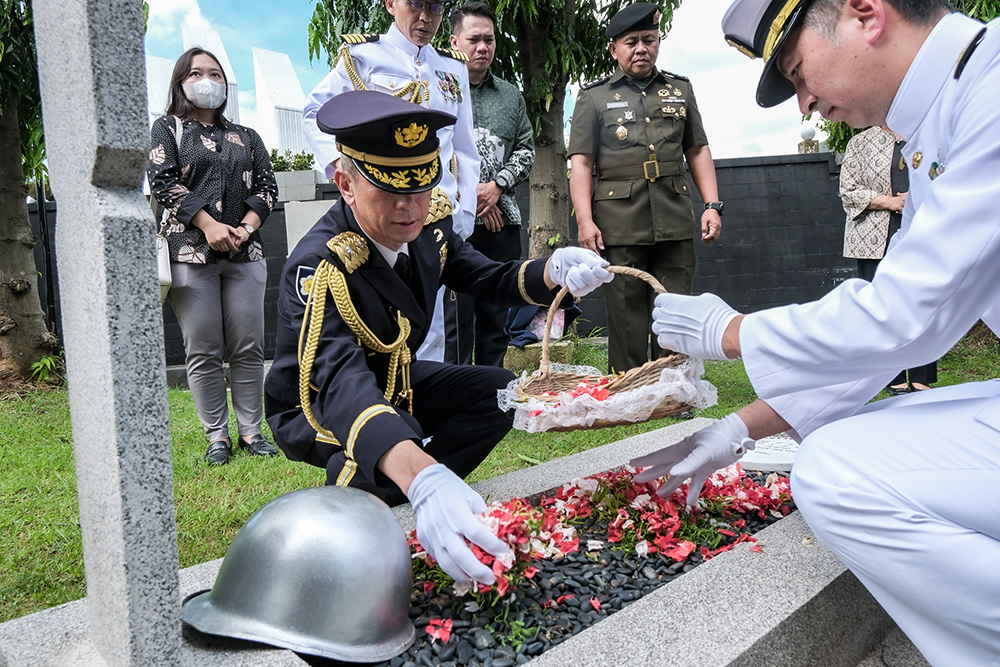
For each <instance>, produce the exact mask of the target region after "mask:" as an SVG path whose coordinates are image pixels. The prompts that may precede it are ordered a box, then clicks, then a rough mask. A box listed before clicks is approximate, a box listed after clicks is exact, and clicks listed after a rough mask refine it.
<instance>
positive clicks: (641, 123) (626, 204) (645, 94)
mask: <svg viewBox="0 0 1000 667" xmlns="http://www.w3.org/2000/svg"><path fill="white" fill-rule="evenodd" d="M606 34H607V36H608V39H610V40H611V42H610V44H609V45H608V50H609V51H610V52H611V56H612V57H613V58H614V59H615V60H616V61H617V62H618V69H617V71H616V72H615V73H614V74H612V75H611V76H607V77H604V78H603V79H599V80H597V81H593V82H591V83H588V84H585V85H584V86H583V87H582V88H581V90H580V94H579V96H578V97H577V99H576V108H575V109H574V110H573V124H572V128H571V130H570V140H569V154H570V166H571V172H570V196H571V197H572V199H573V206H574V208H575V209H576V221H577V226H578V228H579V244H580V246H581V247H583V248H590V249H591V250H595V251H597V252H599V253H601V254H602V255H604V257H605V258H606V259H607V260H608V261H609V262H611V264H613V265H618V266H632V267H635V268H638V269H642V270H643V271H647V272H648V273H650V274H652V275H653V276H655V277H656V278H657V279H658V280H659V281H660V282H661V283H663V285H664V287H666V288H667V291H669V292H674V293H679V294H689V293H690V291H691V283H692V280H693V278H694V263H695V251H694V241H693V238H694V236H695V220H694V213H693V211H692V209H691V193H690V192H689V191H688V184H687V177H686V175H685V172H684V161H685V159H686V160H687V164H688V168H689V169H690V170H691V175H692V177H693V178H694V182H695V185H696V186H697V187H698V190H699V192H700V193H701V195H702V198H703V199H704V200H705V202H706V204H705V211H704V213H702V215H701V229H700V232H699V233H700V236H701V239H702V241H703V242H705V243H712V242H714V241H715V240H716V239H718V238H719V234H720V232H721V231H722V208H723V207H722V202H721V201H719V193H718V187H717V185H716V180H715V165H714V163H713V162H712V153H711V151H710V150H709V148H708V137H706V136H705V130H704V128H703V127H702V123H701V114H700V113H699V112H698V105H697V103H696V102H695V98H694V92H693V91H692V89H691V82H690V81H688V79H686V78H685V77H683V76H679V75H677V74H671V73H670V72H665V71H662V70H657V69H656V56H657V53H658V52H659V47H660V8H659V7H658V6H656V5H654V4H649V3H638V4H634V5H629V6H628V7H625V8H624V9H622V10H621V11H620V12H618V13H617V14H615V16H614V17H612V19H611V20H610V21H609V22H608V27H607V30H606ZM595 166H596V167H597V170H596V179H595V177H594V167H595ZM654 297H655V294H653V291H652V289H651V288H649V287H648V286H647V285H646V283H644V282H643V281H641V280H637V279H634V278H625V279H619V280H615V281H612V282H611V283H609V284H607V285H605V286H604V300H605V304H606V305H607V313H608V364H609V366H610V367H611V369H612V370H613V371H626V370H628V369H630V368H635V367H637V366H641V365H642V364H644V363H645V362H646V361H648V360H649V350H650V345H649V343H650V325H651V315H650V313H651V312H652V309H653V298H654ZM652 349H653V351H654V354H669V351H668V350H661V349H660V347H659V346H658V345H656V344H655V340H654V345H653V346H652Z"/></svg>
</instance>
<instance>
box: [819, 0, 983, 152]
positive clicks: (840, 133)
mask: <svg viewBox="0 0 1000 667" xmlns="http://www.w3.org/2000/svg"><path fill="white" fill-rule="evenodd" d="M953 4H954V5H955V8H956V9H958V11H960V12H962V13H964V14H968V15H969V16H971V17H972V18H974V19H979V20H980V21H983V22H984V23H985V22H986V21H990V20H992V19H995V18H996V17H997V16H1000V0H957V1H956V2H954V3H953ZM819 129H821V130H823V131H824V132H826V140H825V141H824V142H823V143H824V144H826V146H827V147H828V148H829V149H830V150H831V151H834V152H835V153H843V152H844V151H845V150H847V142H848V141H850V140H851V137H853V136H854V135H855V134H858V133H859V132H862V131H864V130H866V129H868V128H864V127H862V128H853V127H851V126H850V125H848V124H847V123H834V122H832V121H829V120H827V119H825V118H823V119H821V120H820V123H819Z"/></svg>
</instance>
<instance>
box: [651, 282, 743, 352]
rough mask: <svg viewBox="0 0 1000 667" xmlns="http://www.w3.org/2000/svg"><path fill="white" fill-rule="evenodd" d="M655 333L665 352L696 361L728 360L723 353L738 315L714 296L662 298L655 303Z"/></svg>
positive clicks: (664, 295)
mask: <svg viewBox="0 0 1000 667" xmlns="http://www.w3.org/2000/svg"><path fill="white" fill-rule="evenodd" d="M654 303H655V304H656V307H655V308H653V327H652V328H653V333H654V334H656V342H657V343H659V344H660V347H662V348H663V349H664V350H675V351H677V352H683V353H684V354H687V355H688V356H691V357H695V358H696V359H722V360H726V359H728V358H729V357H727V356H726V353H725V352H723V351H722V336H723V334H725V333H726V327H728V326H729V323H730V322H732V321H733V318H734V317H736V316H738V315H739V313H738V312H736V311H735V310H733V309H732V308H730V307H729V305H728V304H727V303H726V302H725V301H723V300H722V299H720V298H719V297H717V296H715V295H714V294H702V295H700V296H684V295H682V294H660V295H659V296H657V297H656V301H654Z"/></svg>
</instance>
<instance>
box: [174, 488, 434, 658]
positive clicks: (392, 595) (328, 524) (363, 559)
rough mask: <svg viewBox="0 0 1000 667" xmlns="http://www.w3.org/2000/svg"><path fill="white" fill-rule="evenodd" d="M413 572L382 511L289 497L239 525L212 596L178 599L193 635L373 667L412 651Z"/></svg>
mask: <svg viewBox="0 0 1000 667" xmlns="http://www.w3.org/2000/svg"><path fill="white" fill-rule="evenodd" d="M411 586H412V573H411V569H410V552H409V549H408V548H407V546H406V538H405V536H404V534H403V529H402V527H401V526H400V525H399V521H398V520H397V519H396V516H395V515H394V514H393V513H392V511H391V510H390V509H389V507H388V505H386V504H385V503H383V502H382V501H381V500H379V499H377V498H376V497H375V496H373V495H371V494H369V493H366V492H364V491H359V490H357V489H351V488H346V487H337V486H326V487H315V488H309V489H302V490H300V491H293V492H291V493H287V494H285V495H283V496H280V497H278V498H275V499H274V500H272V501H271V502H269V503H267V504H266V505H264V506H263V507H262V508H260V509H259V510H257V512H255V513H254V515H253V516H251V517H250V519H249V520H248V521H247V522H246V524H245V525H244V526H243V528H241V529H240V531H239V533H237V534H236V538H235V539H234V540H233V544H232V546H230V547H229V551H228V552H227V553H226V557H225V559H224V560H223V561H222V567H221V568H220V569H219V574H218V576H217V577H216V579H215V585H214V586H213V587H212V589H211V590H210V591H202V592H200V593H195V594H194V595H191V596H189V597H188V598H187V599H186V600H184V605H183V609H182V610H181V618H182V619H183V620H184V622H186V623H188V624H189V625H191V626H192V627H194V628H195V629H197V630H200V631H201V632H206V633H209V634H213V635H223V636H226V637H236V638H238V639H248V640H251V641H256V642H262V643H265V644H271V645H273V646H280V647H282V648H288V649H291V650H293V651H297V652H299V653H306V654H309V655H316V656H321V657H324V658H333V659H335V660H346V661H349V662H378V661H382V660H388V659H390V658H392V657H394V656H397V655H399V654H400V653H402V652H403V651H405V650H406V649H407V647H408V646H409V645H410V643H412V642H413V636H414V629H413V623H411V622H410V619H409V615H408V612H409V609H410V589H411Z"/></svg>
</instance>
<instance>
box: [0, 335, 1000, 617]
mask: <svg viewBox="0 0 1000 667" xmlns="http://www.w3.org/2000/svg"><path fill="white" fill-rule="evenodd" d="M581 354H582V355H583V354H585V355H587V357H586V359H584V360H583V361H582V362H583V363H590V364H594V365H598V366H599V367H600V364H603V363H604V361H601V360H600V355H601V353H600V351H597V352H596V358H595V351H594V349H593V348H592V347H589V346H584V349H583V352H582V353H581ZM705 375H706V378H707V379H708V380H709V381H710V382H712V383H713V384H715V385H716V386H717V387H718V389H719V405H717V406H715V407H712V408H709V409H707V410H703V411H696V415H697V416H704V417H712V418H718V417H722V416H724V415H726V414H729V413H730V412H732V411H734V410H736V409H738V408H740V407H742V406H743V405H745V404H746V403H749V402H750V401H751V400H753V398H754V393H753V389H752V388H751V386H750V383H749V382H748V381H747V378H746V375H745V374H744V372H743V366H742V364H741V363H740V362H709V363H707V364H706V369H705ZM939 376H940V381H939V383H938V385H939V386H940V385H948V384H957V383H960V382H966V381H973V380H985V379H989V378H995V377H1000V343H998V342H997V341H996V339H995V338H993V337H992V336H991V335H989V334H988V332H986V334H982V333H977V334H976V335H970V336H969V337H967V338H966V339H965V340H964V341H963V342H962V343H960V344H959V345H958V346H957V347H956V348H955V349H954V350H952V351H951V352H950V353H949V354H948V355H947V356H945V357H944V359H942V360H941V362H940V363H939ZM883 396H884V394H883ZM169 401H170V422H171V436H172V438H171V439H172V454H173V464H174V497H175V507H176V511H177V542H178V551H179V558H180V565H181V567H188V566H191V565H195V564H197V563H201V562H204V561H206V560H211V559H214V558H220V557H222V556H223V555H225V552H226V549H227V548H228V546H229V544H230V542H231V541H232V538H233V536H234V535H235V534H236V532H237V531H238V530H239V528H240V527H241V526H242V525H243V523H244V522H245V521H246V520H247V518H249V516H250V515H251V514H253V512H254V511H256V510H257V509H258V508H259V507H260V506H261V505H263V504H264V503H266V502H267V501H269V500H271V499H272V498H275V497H277V496H279V495H281V494H283V493H287V492H289V491H292V490H295V489H299V488H303V487H306V486H315V485H320V484H322V483H323V482H324V479H325V472H324V471H323V470H321V469H319V468H314V467H311V466H308V465H305V464H303V463H292V462H290V461H288V460H286V459H285V458H283V457H280V456H279V457H276V458H272V459H263V458H257V457H252V456H249V455H248V454H246V453H245V452H243V451H240V450H237V451H236V453H235V455H234V457H233V459H232V461H231V463H230V464H229V465H226V466H221V467H217V468H209V467H208V466H207V465H206V464H205V462H204V459H203V456H204V453H205V446H206V443H205V441H204V437H203V435H202V430H201V426H200V424H199V423H198V419H197V416H196V415H195V411H194V404H193V402H192V400H191V395H190V393H189V392H187V391H183V390H176V389H172V390H170V392H169ZM675 421H676V420H673V419H662V420H658V421H655V422H649V423H645V424H637V425H632V426H620V427H617V428H611V429H604V430H596V431H573V432H569V433H536V434H529V433H522V432H519V431H512V432H511V433H510V434H508V436H507V437H506V438H504V439H503V440H502V441H501V442H500V444H499V445H498V446H497V448H496V449H495V450H494V451H493V453H492V454H491V455H490V456H489V457H488V458H487V459H486V461H484V462H483V464H482V465H481V466H480V467H479V468H478V469H477V470H476V471H475V472H474V473H473V474H472V475H471V477H470V481H477V480H481V479H486V478H489V477H494V476H496V475H501V474H504V473H507V472H511V471H513V470H518V469H520V468H525V467H528V466H531V465H535V464H537V463H542V462H544V461H549V460H552V459H555V458H559V457H561V456H566V455H568V454H573V453H576V452H580V451H584V450H587V449H590V448H592V447H597V446H600V445H603V444H606V443H609V442H614V441H616V440H621V439H622V438H625V437H628V436H631V435H635V434H638V433H643V432H646V431H649V430H652V429H656V428H661V427H663V426H668V425H670V424H672V423H675ZM231 430H232V431H233V432H235V425H234V426H233V428H232V429H231ZM140 444H142V446H145V444H144V443H140ZM0 474H2V477H0V573H2V575H0V622H2V621H5V620H9V619H11V618H16V617H18V616H21V615H24V614H28V613H31V612H34V611H38V610H41V609H45V608H47V607H51V606H54V605H57V604H61V603H63V602H67V601H70V600H74V599H77V598H80V597H83V596H84V595H86V590H85V583H84V576H83V554H82V548H81V544H80V528H79V525H78V520H79V513H78V511H77V500H76V485H75V471H74V463H73V444H72V434H71V429H70V418H69V406H68V399H67V392H66V390H65V389H61V388H57V389H49V390H37V391H31V392H28V393H26V394H22V395H11V396H7V397H5V398H4V399H3V400H0Z"/></svg>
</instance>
